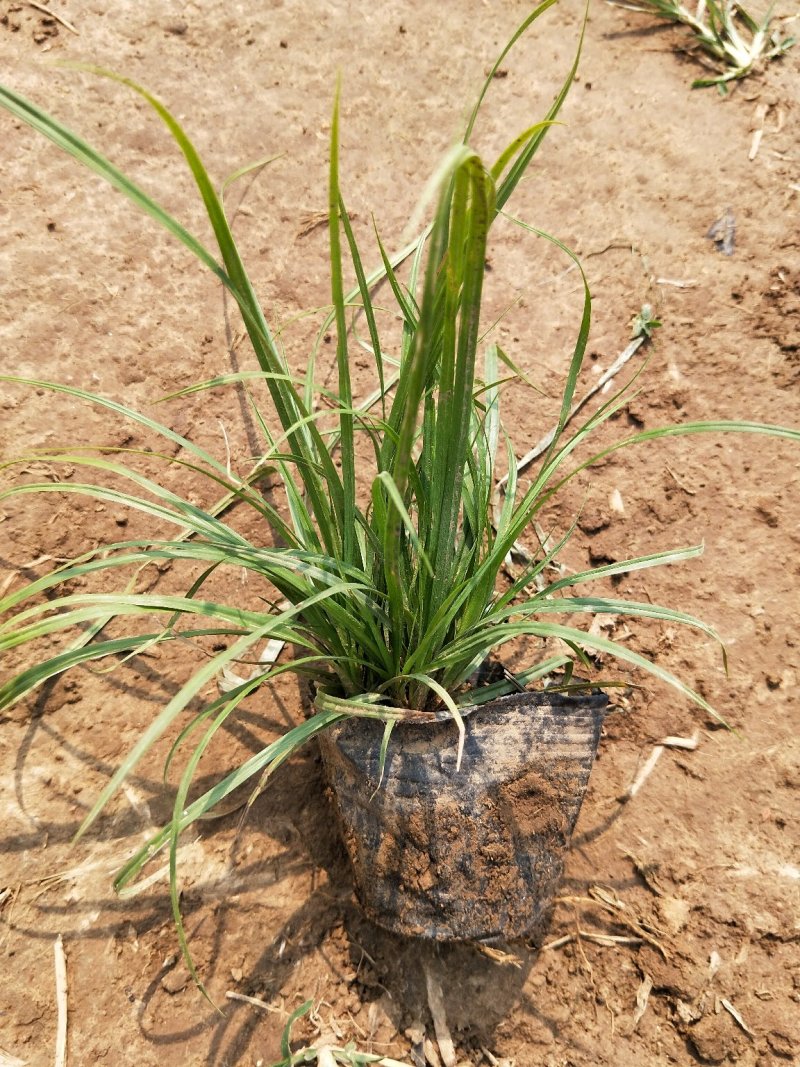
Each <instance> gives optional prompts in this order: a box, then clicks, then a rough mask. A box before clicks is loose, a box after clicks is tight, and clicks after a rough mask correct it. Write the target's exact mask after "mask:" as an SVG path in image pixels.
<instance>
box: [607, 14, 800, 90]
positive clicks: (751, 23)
mask: <svg viewBox="0 0 800 1067" xmlns="http://www.w3.org/2000/svg"><path fill="white" fill-rule="evenodd" d="M613 2H615V3H617V0H613ZM618 6H619V7H626V8H628V9H629V10H631V11H643V12H646V13H647V14H649V15H656V16H657V17H658V18H662V19H666V21H667V22H677V23H680V24H681V25H682V26H688V27H689V29H690V30H691V31H692V33H693V35H694V39H695V40H696V41H697V44H698V46H699V48H700V50H701V52H703V53H704V54H705V55H706V56H707V57H708V58H709V60H710V61H711V65H713V66H715V67H717V69H719V71H720V73H719V74H716V75H715V76H714V77H712V78H697V79H695V81H693V82H692V88H693V89H704V88H708V87H709V86H712V85H716V86H717V88H718V89H719V90H720V92H723V93H724V92H725V91H726V85H727V83H728V82H732V81H738V80H739V79H740V78H746V77H747V75H748V74H751V73H752V71H753V70H754V69H755V68H756V67H757V66H758V65H759V64H762V63H766V62H767V60H770V59H777V58H778V57H779V56H782V55H783V54H784V53H785V52H788V50H789V49H790V48H791V47H792V46H793V45H794V43H795V38H794V37H784V36H783V35H782V34H781V32H780V30H779V29H778V28H777V27H775V26H773V14H772V8H770V10H769V11H768V12H767V14H766V15H765V16H764V17H763V19H762V20H761V21H760V22H759V21H758V20H757V19H756V18H754V17H753V15H751V14H749V13H748V11H747V10H746V9H745V8H744V6H743V5H742V4H740V3H739V2H738V0H698V2H697V6H696V7H695V8H694V10H692V8H691V7H689V6H688V5H686V4H683V3H681V0H633V2H631V3H627V2H626V3H618Z"/></svg>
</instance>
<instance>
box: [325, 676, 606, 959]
mask: <svg viewBox="0 0 800 1067" xmlns="http://www.w3.org/2000/svg"><path fill="white" fill-rule="evenodd" d="M606 710H607V699H606V697H605V695H603V694H600V693H593V694H589V695H581V696H564V695H562V694H555V693H519V694H514V695H512V696H507V697H501V698H499V699H498V700H494V701H492V702H490V703H487V704H483V705H480V706H478V707H476V708H474V709H464V712H463V714H464V715H465V726H466V741H465V744H464V751H463V756H462V761H461V766H460V768H459V769H458V770H456V758H457V750H458V730H457V728H456V726H455V724H454V723H453V722H452V721H451V720H448V721H443V722H436V723H432V724H417V723H413V724H412V723H400V724H398V725H397V726H396V727H395V729H394V731H393V733H392V736H391V739H390V742H389V747H388V752H387V756H386V764H385V770H384V778H383V782H382V783H381V784H380V786H379V760H380V747H381V739H382V736H383V728H382V725H381V724H380V723H374V722H365V721H364V720H359V721H354V720H348V721H346V722H344V723H342V724H339V725H337V726H335V727H333V728H331V729H330V730H328V731H327V732H326V733H324V734H322V735H321V736H320V746H321V749H322V755H323V760H324V763H325V767H326V771H327V774H328V780H329V782H330V784H331V787H332V792H333V796H334V799H335V805H336V808H337V810H338V813H339V817H340V820H341V824H342V828H343V836H344V840H345V844H346V846H347V851H348V853H349V855H350V860H351V862H352V866H353V871H354V875H355V884H356V892H357V894H358V897H359V900H360V902H361V904H362V906H363V908H364V910H365V912H366V914H367V915H368V916H369V918H371V919H372V920H374V921H375V922H377V923H379V924H380V925H381V926H384V927H386V928H387V929H389V930H392V931H394V932H396V933H401V934H405V935H407V936H411V937H424V938H431V939H434V940H437V941H483V942H491V941H493V940H513V939H515V938H522V937H525V938H527V939H529V940H532V941H533V942H534V943H535V942H537V941H539V940H540V939H541V938H542V936H543V935H544V932H545V931H546V929H547V926H548V925H549V922H550V916H551V912H552V906H553V899H554V896H555V894H556V892H557V889H558V885H559V883H560V880H561V876H562V873H563V866H564V857H565V854H566V851H567V849H568V847H569V842H570V837H571V834H572V830H573V828H574V826H575V822H576V820H577V818H578V813H579V811H580V807H581V803H582V801H583V796H584V793H585V791H586V786H587V783H588V780H589V774H590V772H591V769H592V765H593V763H594V758H595V755H596V752H597V744H598V741H599V737H600V729H601V726H602V722H603V717H604V715H605V712H606Z"/></svg>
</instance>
